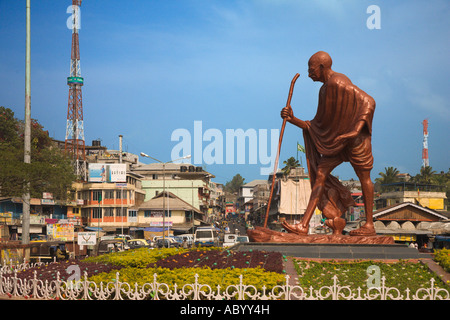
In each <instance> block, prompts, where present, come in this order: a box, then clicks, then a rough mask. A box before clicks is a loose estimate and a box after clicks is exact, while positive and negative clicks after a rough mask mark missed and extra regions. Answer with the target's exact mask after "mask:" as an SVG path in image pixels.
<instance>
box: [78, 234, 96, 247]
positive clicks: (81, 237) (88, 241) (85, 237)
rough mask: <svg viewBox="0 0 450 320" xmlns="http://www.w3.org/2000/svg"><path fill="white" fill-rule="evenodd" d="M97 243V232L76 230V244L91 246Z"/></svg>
mask: <svg viewBox="0 0 450 320" xmlns="http://www.w3.org/2000/svg"><path fill="white" fill-rule="evenodd" d="M96 243H97V234H96V233H95V232H78V245H80V246H93V245H95V244H96Z"/></svg>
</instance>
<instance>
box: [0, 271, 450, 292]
mask: <svg viewBox="0 0 450 320" xmlns="http://www.w3.org/2000/svg"><path fill="white" fill-rule="evenodd" d="M43 264H44V263H37V264H29V263H24V264H22V265H18V266H14V267H12V266H11V265H7V264H4V265H3V266H2V267H1V268H0V297H2V296H3V297H4V298H6V297H9V298H12V297H22V298H27V299H30V298H31V299H43V300H53V299H54V300H450V293H449V291H448V290H446V289H444V288H438V287H436V285H435V280H434V279H433V278H432V279H431V280H430V285H429V287H426V288H425V287H423V288H419V289H417V290H416V292H411V290H409V289H406V290H404V291H403V292H401V291H400V290H399V289H397V288H395V287H387V286H386V285H385V280H386V279H385V277H384V276H383V277H382V278H381V282H380V286H378V287H370V288H365V289H361V287H358V288H357V289H356V290H355V289H352V288H351V287H350V286H345V285H344V286H341V285H340V284H339V279H338V277H337V276H336V275H335V276H334V277H333V278H332V279H333V285H331V286H323V287H320V288H318V289H314V288H313V287H312V286H311V287H309V288H308V289H304V288H302V287H301V286H298V285H291V284H290V276H289V275H286V276H285V283H284V284H283V285H277V286H274V287H273V288H272V289H271V290H267V289H266V287H265V286H263V287H262V289H260V290H258V289H257V288H256V287H255V286H254V285H252V284H247V283H245V279H244V277H243V276H242V275H240V277H239V283H238V284H235V285H229V286H227V287H224V288H222V287H221V286H220V285H217V287H215V288H213V287H211V286H210V285H207V284H202V283H201V282H200V281H199V276H198V275H197V274H196V275H195V281H194V282H193V283H190V284H184V285H183V286H178V285H177V284H173V285H172V284H170V285H169V284H167V283H161V282H158V275H157V274H156V273H155V274H154V275H153V282H151V283H145V284H143V285H138V284H137V283H135V284H130V283H127V282H122V281H120V273H119V272H116V277H115V279H112V281H110V282H108V283H106V284H104V283H100V284H97V283H95V282H93V281H89V280H88V274H87V273H86V272H84V275H83V277H82V278H81V279H79V280H77V281H73V280H72V281H64V280H61V279H60V274H59V272H58V273H57V276H56V280H51V281H48V280H45V281H42V280H40V279H38V277H37V271H35V272H34V276H33V278H32V279H21V278H19V277H18V276H17V273H18V272H20V271H22V270H25V269H26V268H30V267H33V266H38V265H43Z"/></svg>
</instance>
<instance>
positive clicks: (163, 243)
mask: <svg viewBox="0 0 450 320" xmlns="http://www.w3.org/2000/svg"><path fill="white" fill-rule="evenodd" d="M155 247H156V248H179V247H181V245H180V244H179V243H178V242H177V241H175V239H173V238H165V239H163V238H158V239H156V243H155Z"/></svg>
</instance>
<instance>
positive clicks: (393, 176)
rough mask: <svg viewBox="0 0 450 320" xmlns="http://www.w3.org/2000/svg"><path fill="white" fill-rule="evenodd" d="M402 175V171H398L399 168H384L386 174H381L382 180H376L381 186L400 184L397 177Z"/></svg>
mask: <svg viewBox="0 0 450 320" xmlns="http://www.w3.org/2000/svg"><path fill="white" fill-rule="evenodd" d="M399 173H400V171H398V170H397V168H394V167H387V168H384V172H380V173H379V175H380V176H381V178H377V179H375V181H376V182H379V183H380V184H388V183H394V182H398V180H399V179H398V177H397V175H398V174H399Z"/></svg>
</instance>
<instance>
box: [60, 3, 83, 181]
mask: <svg viewBox="0 0 450 320" xmlns="http://www.w3.org/2000/svg"><path fill="white" fill-rule="evenodd" d="M80 6H81V0H72V53H71V63H70V76H69V77H67V85H68V86H69V103H68V107H67V126H66V140H65V150H66V152H69V154H71V155H72V159H73V165H74V169H75V173H76V175H77V177H78V179H80V180H82V181H86V152H85V142H84V141H85V140H84V124H83V102H82V95H81V87H82V86H83V82H84V79H83V78H82V77H81V67H80V47H79V42H78V30H79V28H80Z"/></svg>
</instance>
